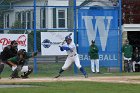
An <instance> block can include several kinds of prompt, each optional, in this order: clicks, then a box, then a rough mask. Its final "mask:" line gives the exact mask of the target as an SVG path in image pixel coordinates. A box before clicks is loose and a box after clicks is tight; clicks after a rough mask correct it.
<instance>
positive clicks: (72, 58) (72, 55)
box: [55, 36, 88, 78]
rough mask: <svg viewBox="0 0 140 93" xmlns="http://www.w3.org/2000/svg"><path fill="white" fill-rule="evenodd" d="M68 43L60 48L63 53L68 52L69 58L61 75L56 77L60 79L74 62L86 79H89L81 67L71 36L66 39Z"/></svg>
mask: <svg viewBox="0 0 140 93" xmlns="http://www.w3.org/2000/svg"><path fill="white" fill-rule="evenodd" d="M65 41H66V43H64V44H63V45H62V46H60V50H61V51H64V50H65V51H67V54H68V57H67V59H66V61H65V63H64V65H63V67H62V68H61V69H60V71H59V74H58V75H57V76H56V77H55V78H58V77H59V76H60V75H61V73H62V72H63V71H65V70H66V69H67V68H68V67H69V66H70V65H71V64H72V63H73V62H75V64H76V66H77V67H78V69H80V71H81V72H82V73H83V75H84V76H85V78H87V77H88V75H87V73H86V72H85V70H84V68H83V67H82V66H81V65H80V60H79V57H78V54H77V50H76V46H75V44H74V43H73V42H72V39H71V37H70V36H66V37H65Z"/></svg>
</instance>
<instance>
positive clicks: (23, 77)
mask: <svg viewBox="0 0 140 93" xmlns="http://www.w3.org/2000/svg"><path fill="white" fill-rule="evenodd" d="M21 78H22V79H27V78H29V77H28V76H24V75H21Z"/></svg>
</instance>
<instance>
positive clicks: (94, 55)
mask: <svg viewBox="0 0 140 93" xmlns="http://www.w3.org/2000/svg"><path fill="white" fill-rule="evenodd" d="M98 51H99V50H98V47H97V46H96V45H95V41H93V40H92V41H91V45H90V49H89V55H90V59H91V70H92V72H93V73H95V66H96V73H100V71H99V54H98Z"/></svg>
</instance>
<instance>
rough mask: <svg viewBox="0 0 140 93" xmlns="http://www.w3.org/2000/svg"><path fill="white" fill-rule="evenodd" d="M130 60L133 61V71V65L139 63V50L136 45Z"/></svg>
mask: <svg viewBox="0 0 140 93" xmlns="http://www.w3.org/2000/svg"><path fill="white" fill-rule="evenodd" d="M132 61H133V63H132V64H133V72H135V71H136V70H135V65H136V64H140V52H139V50H138V47H136V49H135V51H134V53H133V56H132Z"/></svg>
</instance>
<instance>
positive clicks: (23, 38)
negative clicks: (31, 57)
mask: <svg viewBox="0 0 140 93" xmlns="http://www.w3.org/2000/svg"><path fill="white" fill-rule="evenodd" d="M13 40H16V41H17V43H18V50H19V49H25V50H26V51H27V48H28V35H27V34H0V51H2V50H3V48H4V47H5V46H7V45H10V43H11V41H13Z"/></svg>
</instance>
